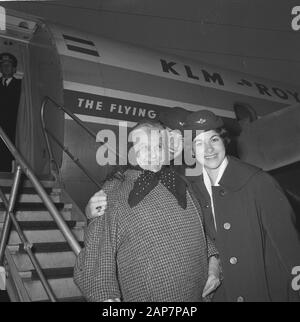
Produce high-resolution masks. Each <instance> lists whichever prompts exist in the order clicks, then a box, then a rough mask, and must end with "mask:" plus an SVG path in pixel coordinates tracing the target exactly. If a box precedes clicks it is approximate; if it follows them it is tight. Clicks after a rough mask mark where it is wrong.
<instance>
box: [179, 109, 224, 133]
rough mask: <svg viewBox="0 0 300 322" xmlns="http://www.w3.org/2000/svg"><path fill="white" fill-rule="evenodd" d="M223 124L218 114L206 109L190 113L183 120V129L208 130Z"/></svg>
mask: <svg viewBox="0 0 300 322" xmlns="http://www.w3.org/2000/svg"><path fill="white" fill-rule="evenodd" d="M222 126H224V123H223V120H222V119H221V117H220V116H218V115H216V114H214V113H213V112H211V111H208V110H201V111H197V112H193V113H191V114H190V115H189V116H188V117H187V118H186V121H185V124H184V129H185V130H200V131H209V130H214V129H217V128H219V127H222Z"/></svg>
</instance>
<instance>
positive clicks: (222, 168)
mask: <svg viewBox="0 0 300 322" xmlns="http://www.w3.org/2000/svg"><path fill="white" fill-rule="evenodd" d="M227 165H228V159H227V157H225V158H224V160H223V161H222V163H221V165H220V168H219V174H218V177H217V180H216V183H215V186H219V185H220V184H219V182H220V180H221V178H222V176H223V174H224V172H225V169H226V167H227ZM203 180H204V184H205V186H206V189H207V190H208V191H209V192H211V186H212V184H211V181H210V178H209V175H208V173H207V171H206V169H205V168H204V167H203Z"/></svg>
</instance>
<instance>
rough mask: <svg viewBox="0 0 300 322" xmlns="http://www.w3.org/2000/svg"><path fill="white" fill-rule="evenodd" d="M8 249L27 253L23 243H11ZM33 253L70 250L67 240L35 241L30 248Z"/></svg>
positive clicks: (81, 245) (81, 243)
mask: <svg viewBox="0 0 300 322" xmlns="http://www.w3.org/2000/svg"><path fill="white" fill-rule="evenodd" d="M79 245H80V247H83V246H84V243H83V242H79ZM9 249H10V250H11V251H12V252H14V253H16V252H19V253H21V254H27V253H26V251H25V249H24V245H23V244H20V245H11V246H9ZM31 250H32V251H33V252H34V253H35V254H37V253H58V252H69V251H72V249H71V247H70V246H69V244H68V243H67V242H58V243H35V244H33V247H32V249H31Z"/></svg>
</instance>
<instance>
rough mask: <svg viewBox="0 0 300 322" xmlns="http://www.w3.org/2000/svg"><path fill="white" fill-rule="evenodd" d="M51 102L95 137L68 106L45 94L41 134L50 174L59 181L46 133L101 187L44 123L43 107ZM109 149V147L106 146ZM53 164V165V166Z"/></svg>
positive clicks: (42, 110)
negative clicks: (44, 143) (45, 148)
mask: <svg viewBox="0 0 300 322" xmlns="http://www.w3.org/2000/svg"><path fill="white" fill-rule="evenodd" d="M49 101H50V102H52V103H53V104H54V106H55V107H56V108H57V109H59V110H60V111H63V112H64V113H66V114H67V115H69V117H70V118H71V119H73V120H74V121H75V122H76V123H77V124H78V125H79V126H80V127H81V128H82V129H83V130H84V131H85V132H86V133H88V134H89V135H90V136H91V137H92V138H93V139H94V140H95V141H96V138H97V135H96V134H95V133H94V132H93V131H92V130H91V129H89V128H88V127H87V126H86V125H85V124H84V123H83V122H82V121H81V120H80V119H79V118H78V117H77V116H76V115H75V114H74V113H72V112H71V111H70V110H69V109H68V108H66V107H65V106H62V105H60V104H58V103H57V102H56V101H55V100H53V99H52V98H51V97H49V96H45V97H44V99H43V101H42V105H41V114H40V116H41V123H42V131H43V136H44V138H45V142H46V147H47V152H48V155H49V160H50V171H51V173H52V175H53V176H54V178H55V179H56V180H57V181H58V182H60V183H61V179H60V178H61V175H60V169H59V166H58V164H57V162H56V160H55V158H54V154H53V150H52V147H51V144H50V141H49V137H48V135H49V136H50V137H51V138H52V140H53V141H54V142H55V143H56V144H57V145H58V146H59V147H60V148H61V149H62V150H63V151H64V152H65V153H67V155H68V156H69V157H70V158H71V160H72V161H73V162H74V163H75V164H76V165H77V166H78V167H79V168H80V169H81V170H82V171H83V172H84V173H85V175H86V176H87V177H88V178H89V179H90V181H92V182H93V183H94V184H95V185H96V186H97V187H98V188H99V189H101V187H102V184H101V183H99V182H98V181H96V180H95V179H94V178H93V175H92V174H90V173H89V171H88V170H87V169H86V168H85V167H84V166H83V165H82V164H81V163H80V161H79V159H78V158H75V157H74V156H73V155H72V154H71V153H70V151H69V149H68V148H67V147H65V146H64V145H63V144H62V143H61V142H60V141H59V139H58V138H57V137H56V136H55V135H54V134H53V133H52V132H51V131H50V130H49V129H48V128H47V127H46V123H45V117H44V116H45V108H46V106H47V103H48V102H49ZM108 148H109V149H110V147H108ZM113 152H114V153H116V151H113ZM53 166H54V167H53Z"/></svg>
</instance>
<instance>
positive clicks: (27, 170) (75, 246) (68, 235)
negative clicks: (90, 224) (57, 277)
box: [0, 126, 81, 259]
mask: <svg viewBox="0 0 300 322" xmlns="http://www.w3.org/2000/svg"><path fill="white" fill-rule="evenodd" d="M0 138H1V139H2V141H3V142H4V144H5V145H6V147H7V148H8V150H9V151H10V152H11V154H12V155H13V157H14V159H15V160H16V162H17V165H18V166H19V167H20V168H21V170H22V172H23V173H24V174H25V175H26V177H27V178H28V179H29V180H30V181H31V183H32V185H33V187H34V188H35V189H36V191H37V193H38V194H39V196H40V198H41V199H42V202H43V203H44V205H45V206H46V208H47V209H48V211H49V213H50V215H51V216H52V218H53V219H54V221H55V222H56V224H57V226H58V228H59V230H60V231H61V233H62V234H63V236H64V237H65V239H66V241H67V243H68V244H69V246H70V247H71V249H72V251H73V252H74V253H75V255H76V256H78V255H79V253H80V251H81V247H80V245H79V243H78V241H77V240H76V238H75V237H74V235H73V233H72V232H71V230H70V229H69V227H68V226H67V224H66V222H65V221H64V219H63V218H62V216H61V214H60V213H59V211H58V210H57V208H56V207H55V205H54V203H53V201H52V200H51V199H50V197H49V196H48V194H47V192H46V191H45V189H44V187H43V186H42V184H41V183H40V181H39V180H38V178H37V177H36V176H35V174H34V172H33V170H32V169H31V167H30V166H29V165H28V163H27V162H26V161H25V159H24V158H23V157H22V155H21V154H20V153H19V151H18V150H17V148H16V147H15V146H14V144H13V143H12V142H11V141H10V139H9V138H8V136H7V135H6V133H5V132H4V131H3V129H2V127H1V126H0ZM17 169H18V167H17ZM14 193H15V194H17V189H15V191H14ZM11 198H16V196H11ZM11 210H13V209H11ZM4 238H7V236H4V235H3V234H2V236H1V240H2V239H4ZM0 250H1V249H0ZM1 256H3V254H1V253H0V259H1Z"/></svg>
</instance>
